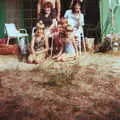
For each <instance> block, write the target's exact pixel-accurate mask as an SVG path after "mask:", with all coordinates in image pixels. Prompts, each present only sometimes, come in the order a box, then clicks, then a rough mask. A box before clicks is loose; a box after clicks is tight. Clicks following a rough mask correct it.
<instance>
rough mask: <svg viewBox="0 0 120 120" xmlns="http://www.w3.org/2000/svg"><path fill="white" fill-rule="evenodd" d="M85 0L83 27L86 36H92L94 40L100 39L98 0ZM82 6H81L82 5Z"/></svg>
mask: <svg viewBox="0 0 120 120" xmlns="http://www.w3.org/2000/svg"><path fill="white" fill-rule="evenodd" d="M84 1H85V3H84V4H85V5H84V6H85V27H84V33H85V36H86V37H94V38H95V39H96V42H99V40H100V9H99V0H84ZM84 6H83V7H84Z"/></svg>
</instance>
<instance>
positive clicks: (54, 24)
mask: <svg viewBox="0 0 120 120" xmlns="http://www.w3.org/2000/svg"><path fill="white" fill-rule="evenodd" d="M56 22H57V21H56V19H53V20H52V24H51V25H50V27H49V28H48V29H50V30H51V29H52V28H54V27H55V26H56Z"/></svg>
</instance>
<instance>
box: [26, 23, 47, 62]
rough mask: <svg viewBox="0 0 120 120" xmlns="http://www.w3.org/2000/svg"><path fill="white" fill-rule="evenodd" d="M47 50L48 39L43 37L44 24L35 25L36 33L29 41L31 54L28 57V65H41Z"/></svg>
mask: <svg viewBox="0 0 120 120" xmlns="http://www.w3.org/2000/svg"><path fill="white" fill-rule="evenodd" d="M48 49H49V44H48V38H47V37H46V36H45V35H44V24H43V23H42V22H39V23H37V24H36V33H35V35H34V36H33V38H32V41H31V53H30V56H29V57H28V62H29V63H33V62H35V63H37V64H39V63H41V62H42V61H43V59H44V58H45V56H46V54H47V52H48Z"/></svg>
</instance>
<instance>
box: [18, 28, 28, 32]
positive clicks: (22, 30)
mask: <svg viewBox="0 0 120 120" xmlns="http://www.w3.org/2000/svg"><path fill="white" fill-rule="evenodd" d="M19 31H20V32H24V33H27V30H26V29H25V28H22V29H19Z"/></svg>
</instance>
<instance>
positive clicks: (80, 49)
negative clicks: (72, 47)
mask: <svg viewBox="0 0 120 120" xmlns="http://www.w3.org/2000/svg"><path fill="white" fill-rule="evenodd" d="M79 51H80V55H82V47H81V40H80V42H79Z"/></svg>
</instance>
